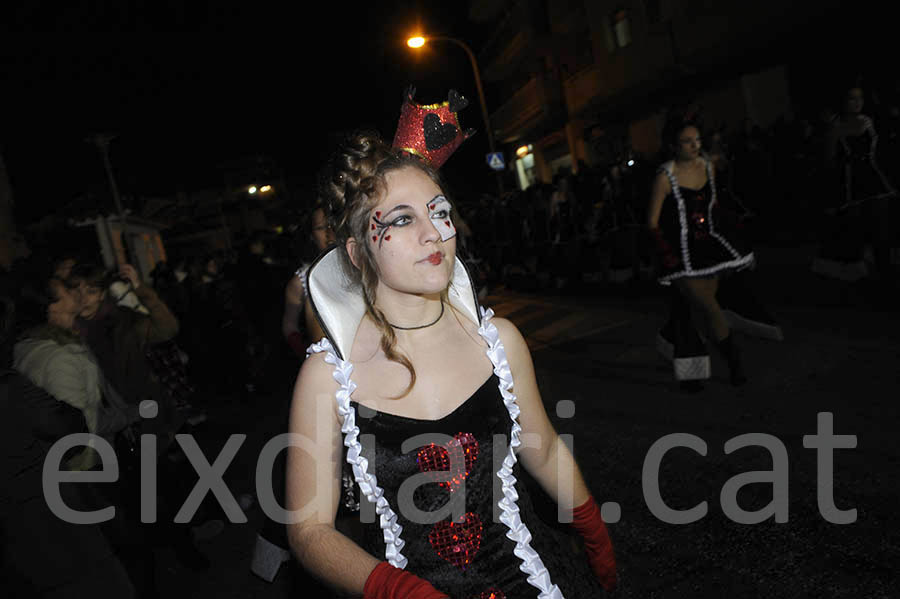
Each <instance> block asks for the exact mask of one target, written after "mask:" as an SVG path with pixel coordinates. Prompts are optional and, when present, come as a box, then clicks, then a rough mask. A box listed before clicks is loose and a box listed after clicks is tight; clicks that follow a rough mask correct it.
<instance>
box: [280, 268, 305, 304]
mask: <svg viewBox="0 0 900 599" xmlns="http://www.w3.org/2000/svg"><path fill="white" fill-rule="evenodd" d="M303 294H304V290H303V281H301V280H300V277H298V276H296V275H294V276H292V277H291V278H290V280H289V281H288V282H287V285H285V286H284V296H285V298H287V299H288V301H289V302H290V303H292V304H300V303H302V302H303Z"/></svg>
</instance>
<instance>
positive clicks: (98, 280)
mask: <svg viewBox="0 0 900 599" xmlns="http://www.w3.org/2000/svg"><path fill="white" fill-rule="evenodd" d="M110 282H111V277H110V275H109V273H108V272H106V269H104V268H103V267H102V266H100V265H99V264H96V263H93V262H82V263H80V264H76V265H75V266H73V267H72V272H71V273H70V274H69V278H68V279H67V280H66V284H67V285H69V286H70V287H72V286H76V287H77V286H78V285H79V284H80V283H84V284H85V285H87V286H88V287H97V288H99V289H106V288H107V287H109V284H110Z"/></svg>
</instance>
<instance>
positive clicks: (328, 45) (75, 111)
mask: <svg viewBox="0 0 900 599" xmlns="http://www.w3.org/2000/svg"><path fill="white" fill-rule="evenodd" d="M341 4H342V6H340V7H336V8H335V9H334V10H327V9H323V8H319V9H316V10H315V11H314V12H304V13H302V14H301V13H299V12H298V13H297V14H289V13H284V14H272V15H265V16H264V15H261V14H255V13H254V14H241V13H236V12H233V13H228V14H225V15H222V14H219V15H218V16H217V17H216V18H218V19H219V21H221V22H219V21H216V20H215V18H213V19H211V20H210V19H209V18H208V16H209V15H207V14H200V13H191V14H185V13H184V9H178V10H174V9H173V11H172V12H170V13H166V12H165V10H162V9H154V12H153V13H152V14H150V13H149V12H147V11H146V10H145V11H143V12H141V10H139V9H132V10H131V11H130V12H129V11H125V10H120V11H119V12H117V13H112V14H110V13H106V12H101V13H98V15H99V16H97V15H95V21H94V22H93V23H92V24H93V25H95V26H96V27H97V28H102V29H107V30H113V29H116V28H117V27H116V25H117V24H121V27H118V29H119V32H117V33H114V34H113V33H79V34H72V33H27V34H26V33H18V34H12V35H5V36H4V38H3V41H2V43H0V66H2V70H3V74H4V80H5V85H4V93H3V96H4V97H3V104H2V106H3V108H2V113H0V148H2V152H3V156H4V159H5V161H6V166H7V170H8V172H9V176H10V180H11V184H12V187H13V194H14V198H15V201H16V204H17V218H18V219H19V220H20V221H21V223H22V224H25V223H27V222H30V221H32V220H34V219H35V218H39V217H41V216H43V215H44V214H46V213H48V212H49V211H51V210H54V209H55V208H56V207H58V206H60V205H63V204H65V203H67V202H69V201H70V200H71V199H72V198H73V197H75V196H77V195H79V194H82V193H86V192H91V191H93V192H94V193H97V194H108V190H107V187H106V178H105V173H104V170H103V165H102V162H101V159H100V155H99V152H98V151H97V149H96V148H95V147H94V146H92V145H90V144H88V143H86V142H85V141H84V139H85V137H86V136H87V135H89V134H90V133H93V132H101V131H102V132H112V133H115V134H117V135H118V138H117V139H116V140H114V141H113V142H112V146H111V152H110V155H111V160H112V163H113V167H114V170H115V173H116V177H117V179H118V182H119V187H120V190H121V192H122V193H123V194H125V195H133V196H141V195H143V196H167V195H172V194H174V192H175V191H176V189H178V188H182V189H185V190H188V191H190V190H195V189H202V188H208V187H217V186H219V185H221V183H222V180H223V178H222V174H221V170H220V168H219V166H220V165H222V164H223V163H226V162H229V161H233V160H238V159H242V158H248V157H253V156H258V155H265V156H269V157H271V158H272V159H274V160H275V162H276V163H277V164H278V165H279V166H280V167H281V168H283V169H284V172H285V174H286V176H287V178H288V180H289V181H291V182H292V184H293V185H294V186H295V187H296V188H297V189H303V188H305V187H307V186H308V185H311V183H312V181H313V178H314V174H315V172H316V170H317V169H318V168H319V167H320V166H321V164H322V161H323V159H324V157H325V156H326V155H327V149H328V147H329V143H330V139H332V138H333V134H334V133H335V132H338V131H342V130H348V129H353V128H358V127H367V128H374V129H376V130H378V131H380V132H381V133H382V135H384V136H385V137H387V138H388V139H390V138H391V137H392V135H393V132H394V128H395V127H396V123H397V117H398V115H399V110H400V104H401V101H402V92H403V89H404V88H405V86H406V85H407V84H410V83H411V84H414V85H415V86H416V87H417V89H418V93H417V96H416V99H417V100H418V101H419V102H421V103H426V102H428V103H431V102H437V101H441V100H444V99H446V94H447V91H448V90H449V89H450V88H455V89H457V90H459V91H460V92H461V93H463V94H464V95H465V96H466V97H468V98H469V100H470V105H469V107H468V108H466V109H465V110H464V111H462V112H461V113H460V119H461V122H462V124H463V126H464V127H472V128H475V129H476V130H477V131H478V135H476V136H475V137H474V138H473V139H471V140H469V141H468V142H466V144H465V145H464V146H463V148H462V149H461V150H460V151H458V152H457V155H456V156H454V160H452V161H450V162H451V163H455V164H453V165H451V164H450V163H448V167H445V169H446V170H447V177H448V179H450V180H451V184H452V182H453V179H456V178H459V179H472V180H473V181H476V182H477V181H478V177H477V176H476V177H474V178H472V177H470V175H471V173H472V172H473V171H475V172H477V173H480V174H481V175H482V176H483V177H484V178H485V180H486V181H487V182H488V184H490V181H491V179H489V172H488V171H487V168H486V167H485V166H483V164H484V162H483V161H484V154H485V153H486V152H487V137H486V136H485V135H484V131H483V129H484V127H483V125H482V122H481V115H480V112H479V108H478V104H477V102H478V100H477V93H476V90H475V83H474V78H473V75H472V71H471V67H470V66H469V62H468V60H467V58H466V55H465V53H464V52H463V51H462V50H461V49H459V48H457V47H456V46H454V45H452V44H447V43H435V44H434V45H432V46H426V48H424V49H421V50H418V51H413V50H410V49H408V48H407V47H406V46H405V40H406V38H407V37H408V34H409V33H411V32H413V31H414V30H420V31H427V32H430V33H433V34H443V35H449V36H452V37H456V38H459V39H462V40H464V41H466V42H468V43H469V44H470V45H471V46H472V47H473V49H475V51H476V52H477V50H478V48H479V47H480V44H481V43H482V41H483V39H484V35H485V32H484V27H483V26H480V25H478V24H475V23H473V22H471V21H469V20H468V18H467V15H466V11H467V6H466V3H461V4H459V5H456V4H450V3H433V2H432V3H419V5H420V6H421V7H422V8H421V9H417V8H415V6H416V4H415V3H408V2H407V3H400V2H381V3H370V4H368V5H361V6H364V7H365V6H368V10H365V9H360V8H352V7H351V6H349V5H346V4H344V3H341ZM37 5H38V6H40V5H41V3H37ZM88 5H90V3H88ZM376 5H377V6H376ZM411 7H412V8H411ZM65 10H68V11H69V13H62V14H59V13H56V12H53V13H51V12H50V8H49V5H48V7H47V9H46V10H45V11H44V13H46V14H43V13H41V12H40V9H36V10H35V11H32V12H33V14H32V13H30V14H28V15H26V16H28V17H29V18H31V19H40V18H42V16H43V17H46V18H50V15H51V14H52V18H53V19H55V21H53V23H54V24H55V26H56V27H64V26H66V25H67V24H69V23H70V22H71V21H73V20H74V21H79V20H81V21H84V20H86V19H87V16H85V15H87V14H88V12H89V11H90V9H89V8H88V9H77V11H76V9H72V8H68V9H65ZM247 10H249V9H247ZM297 10H299V9H297ZM304 10H306V9H305V8H304ZM66 19H69V21H67V20H66ZM166 19H170V20H171V23H169V22H167V21H166ZM179 24H180V25H181V26H182V27H180V29H182V30H181V31H171V30H174V29H179V27H177V25H179ZM226 27H227V28H228V29H229V33H221V32H219V33H215V32H212V31H210V30H211V29H216V28H218V29H223V28H226ZM152 29H156V30H152ZM162 29H170V31H168V32H161V31H160V30H162ZM188 29H194V30H193V31H187V30H188ZM201 29H202V31H201ZM470 169H471V170H470ZM477 173H476V174H477Z"/></svg>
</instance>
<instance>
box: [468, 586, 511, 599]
mask: <svg viewBox="0 0 900 599" xmlns="http://www.w3.org/2000/svg"><path fill="white" fill-rule="evenodd" d="M472 599H506V595H504V594H503V591H501V590H500V589H498V588H496V587H491V588H489V589H488V590H486V591H482V592H481V594H480V595H478V597H472Z"/></svg>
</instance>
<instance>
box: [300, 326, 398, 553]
mask: <svg viewBox="0 0 900 599" xmlns="http://www.w3.org/2000/svg"><path fill="white" fill-rule="evenodd" d="M319 352H326V354H325V361H326V362H327V363H329V364H334V374H333V376H334V380H336V381H337V382H338V385H340V388H339V389H338V390H337V392H336V393H335V394H334V398H335V400H336V401H337V404H338V414H340V416H341V418H343V423H342V424H341V432H342V433H344V445H345V446H346V447H347V463H349V464H350V466H351V467H352V468H353V477H354V479H355V480H356V483H357V484H358V485H359V490H360V492H361V493H362V494H363V495H364V496H365V497H366V499H368V500H369V502H370V503H374V504H375V513H376V514H378V518H379V524H380V525H381V531H382V533H383V534H384V557H385V559H386V560H387V561H388V563H389V564H390V565H392V566H394V567H395V568H401V569H402V568H406V564H407V562H408V560H407V559H406V557H405V556H404V555H403V554H402V553H400V550H401V549H403V545H404V541H403V539H402V538H401V537H400V533H402V532H403V527H402V526H401V525H400V523H399V522H397V514H395V513H394V511H393V510H392V509H391V506H390V505H389V504H388V501H387V499H385V498H384V489H382V488H381V487H379V486H378V480H377V479H376V478H375V475H374V474H371V473H369V471H368V470H369V461H368V460H367V459H366V458H364V457H363V456H362V444H361V443H360V442H359V439H358V437H359V427H358V426H356V410H354V409H353V407H352V406H351V405H350V396H351V395H352V394H353V391H354V390H355V389H356V383H354V382H353V381H352V380H350V373H351V372H353V364H351V363H350V362H348V361H345V360H341V359H340V358H338V357H337V354H336V353H335V351H334V348H333V347H332V345H331V342H330V341H328V339H326V338H324V337H323V338H322V340H321V341H319V342H318V343H313V344H312V345H310V346H309V349H307V350H306V355H307V356H308V355H309V354H312V353H319Z"/></svg>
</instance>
